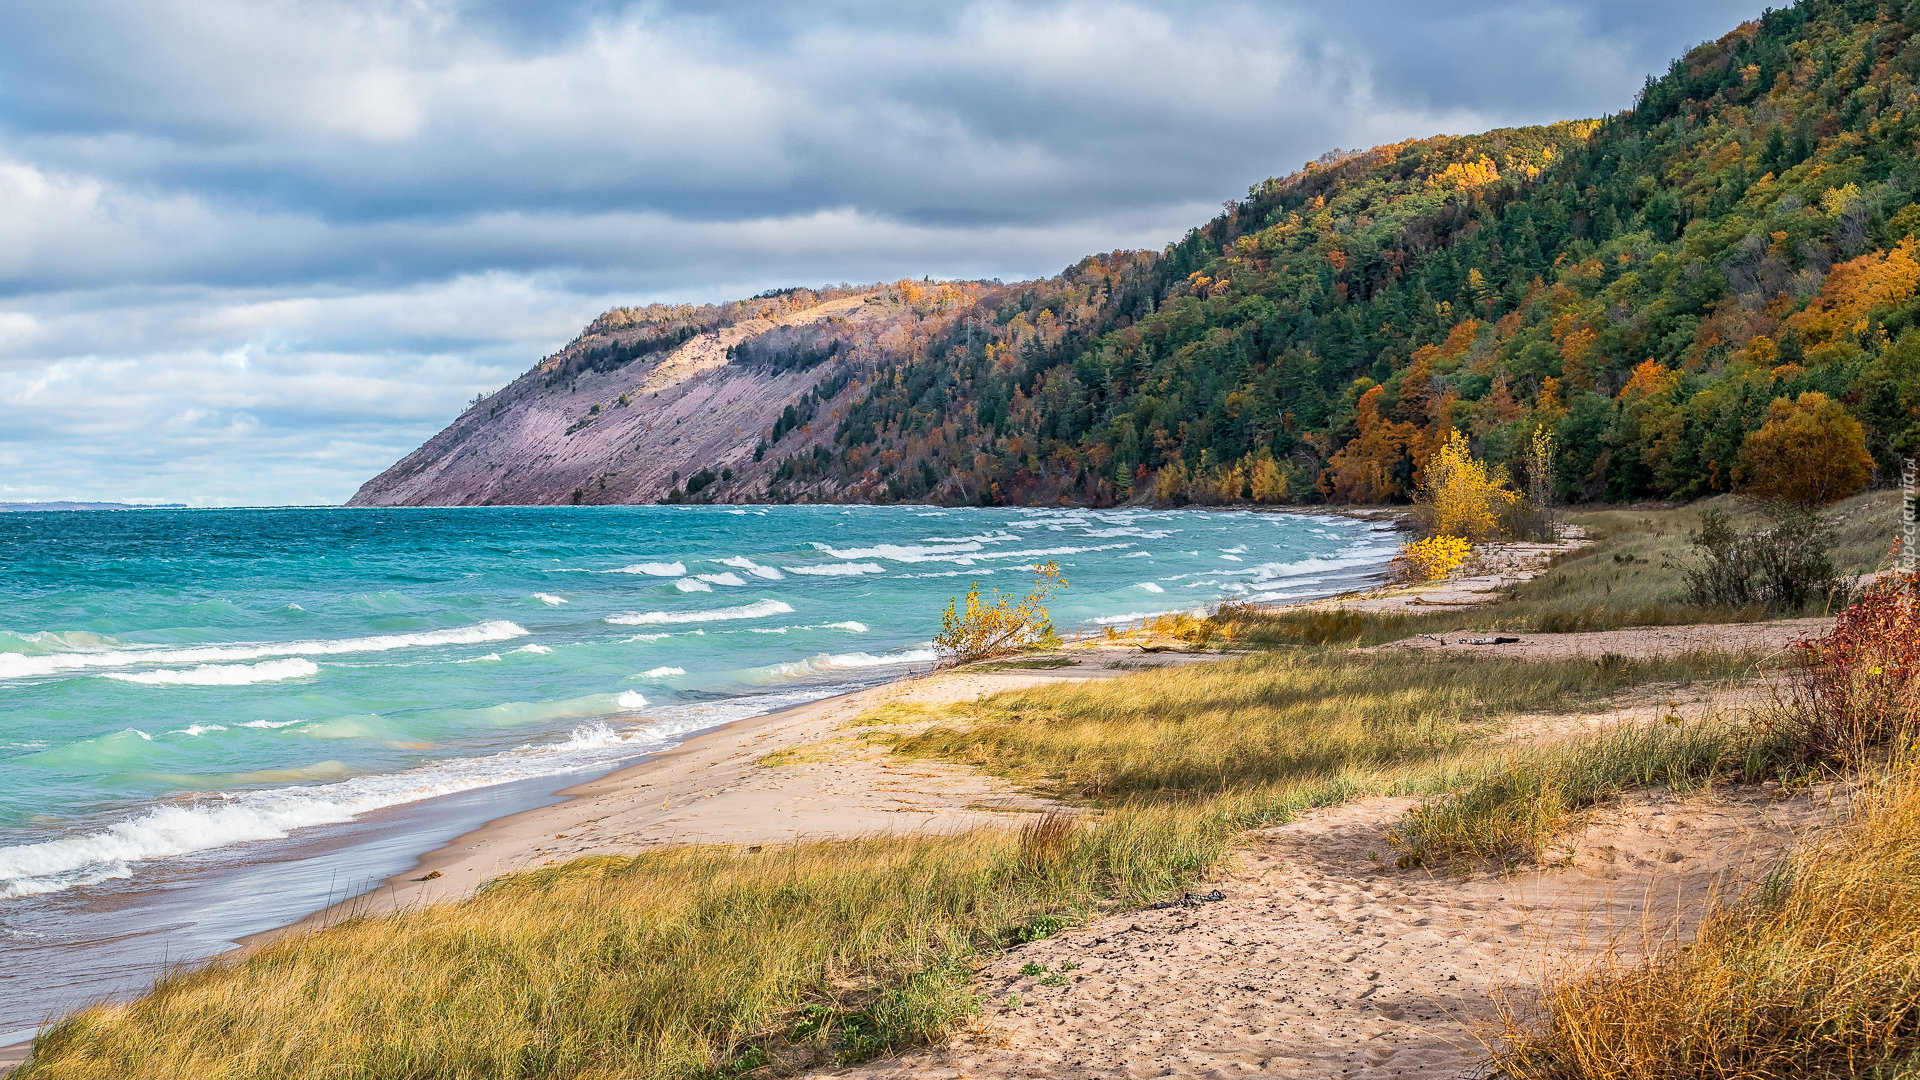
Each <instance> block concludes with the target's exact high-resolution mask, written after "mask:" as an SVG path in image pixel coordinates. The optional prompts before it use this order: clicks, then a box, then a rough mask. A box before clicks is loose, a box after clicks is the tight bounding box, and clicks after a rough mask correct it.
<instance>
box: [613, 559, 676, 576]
mask: <svg viewBox="0 0 1920 1080" xmlns="http://www.w3.org/2000/svg"><path fill="white" fill-rule="evenodd" d="M600 572H601V573H603V574H646V575H648V576H649V577H679V576H681V575H682V574H685V573H686V572H687V564H686V563H680V562H637V563H634V564H633V565H632V566H623V567H621V568H620V569H618V570H602V571H600Z"/></svg>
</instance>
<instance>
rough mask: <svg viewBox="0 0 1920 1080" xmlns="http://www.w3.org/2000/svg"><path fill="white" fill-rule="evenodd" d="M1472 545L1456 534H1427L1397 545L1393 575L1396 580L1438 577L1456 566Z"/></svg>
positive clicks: (1448, 572)
mask: <svg viewBox="0 0 1920 1080" xmlns="http://www.w3.org/2000/svg"><path fill="white" fill-rule="evenodd" d="M1472 552H1473V545H1472V544H1469V543H1467V542H1466V541H1465V540H1462V539H1460V538H1459V537H1457V536H1429V537H1427V538H1426V539H1424V540H1410V541H1408V542H1406V543H1404V544H1401V545H1400V553H1399V554H1398V555H1395V556H1394V558H1393V576H1394V577H1395V579H1397V580H1399V581H1414V582H1418V581H1438V580H1440V579H1441V578H1443V577H1446V576H1447V575H1448V574H1451V573H1453V572H1454V571H1455V570H1457V569H1459V568H1460V566H1461V564H1463V563H1465V562H1466V561H1467V556H1468V555H1470V554H1472Z"/></svg>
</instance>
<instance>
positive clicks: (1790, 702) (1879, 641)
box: [1772, 574, 1920, 764]
mask: <svg viewBox="0 0 1920 1080" xmlns="http://www.w3.org/2000/svg"><path fill="white" fill-rule="evenodd" d="M1795 648H1796V651H1797V652H1798V654H1799V657H1800V659H1801V661H1802V662H1801V664H1800V666H1799V667H1798V668H1797V669H1796V670H1795V671H1794V673H1793V677H1792V679H1791V681H1790V682H1789V684H1788V690H1787V694H1786V699H1785V701H1784V702H1783V705H1784V708H1783V709H1781V710H1779V711H1778V712H1777V713H1776V714H1775V715H1774V717H1773V718H1772V723H1773V724H1774V725H1776V726H1780V727H1784V728H1786V729H1787V731H1788V733H1789V734H1790V735H1791V737H1792V738H1793V740H1794V742H1795V743H1797V744H1798V745H1799V746H1801V747H1802V751H1803V754H1804V756H1805V757H1806V758H1807V759H1808V760H1810V761H1812V762H1818V763H1836V764H1846V763H1856V762H1858V761H1860V760H1861V759H1862V758H1864V757H1865V756H1866V755H1868V754H1870V753H1872V752H1874V751H1877V750H1882V749H1885V748H1887V747H1894V746H1901V745H1904V744H1906V743H1908V742H1910V741H1911V740H1912V738H1913V736H1914V734H1915V733H1916V732H1920V577H1916V576H1915V575H1913V574H1896V575H1894V576H1893V577H1890V578H1885V579H1883V580H1881V581H1879V582H1876V583H1875V584H1874V585H1872V586H1871V587H1869V588H1868V589H1867V590H1866V592H1865V593H1864V594H1863V595H1862V596H1861V597H1860V599H1859V600H1858V601H1856V602H1855V603H1854V604H1853V605H1851V606H1850V607H1848V608H1847V609H1846V610H1845V611H1842V612H1841V613H1840V614H1839V616H1838V617H1837V618H1836V619H1834V624H1833V629H1832V630H1831V631H1829V632H1828V633H1827V634H1825V635H1824V636H1822V637H1817V638H1809V639H1806V640H1803V641H1799V642H1796V643H1795Z"/></svg>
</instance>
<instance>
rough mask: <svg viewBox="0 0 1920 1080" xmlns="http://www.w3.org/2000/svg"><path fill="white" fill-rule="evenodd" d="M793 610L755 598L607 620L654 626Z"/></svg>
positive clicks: (777, 602) (756, 617) (638, 612)
mask: <svg viewBox="0 0 1920 1080" xmlns="http://www.w3.org/2000/svg"><path fill="white" fill-rule="evenodd" d="M792 611H793V605H792V604H788V603H784V602H782V601H779V600H755V601H754V602H753V603H751V604H742V605H741V606H739V607H730V608H715V609H714V610H712V611H636V612H633V613H631V614H627V615H609V616H607V618H606V621H607V622H610V623H613V624H614V625H615V626H654V625H658V624H660V623H702V622H725V621H726V620H728V619H764V618H766V617H767V616H769V615H786V614H789V613H791V612H792Z"/></svg>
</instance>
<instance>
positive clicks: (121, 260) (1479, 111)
mask: <svg viewBox="0 0 1920 1080" xmlns="http://www.w3.org/2000/svg"><path fill="white" fill-rule="evenodd" d="M1760 6H1762V5H1761V3H1760V2H1759V0H1511V2H1510V0H1453V2H1449V0H1345V2H1342V3H1329V2H1327V0H1274V2H1270V3H1264V4H1236V3H1232V2H1210V3H1204V4H1202V3H1184V2H1180V0H1094V2H1087V3H1079V2H1048V0H1032V2H1023V0H986V2H972V0H959V2H945V3H939V4H934V3H912V2H908V3H901V2H897V0H896V2H891V3H868V2H863V0H814V2H810V3H805V4H793V3H772V2H768V3H759V2H752V0H707V2H704V3H685V4H681V3H674V2H656V3H633V4H627V3H621V2H618V0H579V2H567V0H301V2H286V0H61V2H60V3H29V2H17V3H0V501H7V500H16V501H17V500H34V499H69V498H75V499H101V500H133V501H144V500H163V501H172V502H185V503H189V504H192V505H267V504H286V503H331V502H340V501H342V500H344V499H345V498H346V497H347V496H348V495H350V494H352V492H353V490H354V488H355V487H357V486H358V485H359V483H360V482H361V481H363V480H365V479H366V478H367V477H369V476H372V475H373V474H375V473H377V472H378V471H380V470H381V469H382V468H385V467H386V466H387V465H388V464H390V463H392V462H393V461H394V460H395V459H397V458H398V457H399V456H400V455H402V454H404V453H406V452H407V451H408V450H410V449H412V448H413V447H414V446H416V445H417V444H418V443H420V442H421V441H422V440H424V439H425V438H426V437H428V436H429V435H431V434H432V433H433V432H434V431H436V430H438V429H439V428H440V427H441V426H442V425H443V424H445V423H446V422H447V421H448V420H449V419H451V418H452V417H453V416H454V415H455V414H457V412H458V411H459V409H460V408H461V406H462V404H463V403H464V402H465V401H466V400H467V399H468V398H470V397H472V395H473V394H475V393H476V392H480V391H486V390H491V389H494V388H495V387H498V386H500V385H502V384H503V383H505V382H507V381H508V380H509V379H511V378H512V377H513V376H514V375H516V374H517V373H518V372H519V371H521V370H523V369H524V368H526V367H527V366H528V365H529V364H530V363H531V362H532V361H534V360H535V359H537V358H538V357H539V356H541V355H543V354H545V353H547V352H550V351H551V350H552V349H554V348H555V347H557V346H558V345H560V344H562V343H564V342H565V341H566V340H568V339H569V338H571V337H572V336H573V334H574V333H575V332H576V331H577V330H578V329H579V327H580V326H581V325H582V324H583V323H585V322H586V321H587V320H589V319H590V318H592V317H593V316H594V315H595V314H597V313H598V312H600V311H602V310H604V309H605V308H607V307H610V306H612V305H615V304H631V303H644V302H648V301H653V300H674V301H681V300H684V301H708V300H725V299H731V298H735V297H739V296H743V295H747V294H751V293H754V292H758V291H760V290H762V289H765V288H769V287H773V286H779V285H788V284H819V283H824V282H838V281H871V280H880V279H886V278H895V277H900V276H903V275H910V276H913V277H920V276H922V275H927V274H930V275H933V276H934V277H1000V278H1004V279H1007V280H1013V279H1016V278H1022V277H1032V276H1038V275H1045V274H1050V273H1054V272H1056V271H1058V270H1059V269H1060V268H1062V267H1063V266H1065V265H1067V264H1068V263H1070V262H1072V261H1073V260H1074V259H1076V258H1077V257H1079V256H1080V255H1083V254H1086V253H1088V252H1092V251H1104V250H1111V249H1114V248H1122V247H1158V246H1160V245H1161V244H1163V243H1165V242H1166V241H1168V240H1170V239H1174V238H1176V237H1177V236H1178V235H1179V234H1180V233H1181V232H1182V231H1183V230H1184V229H1185V228H1187V227H1188V226H1191V225H1193V224H1197V223H1198V222H1200V221H1202V220H1205V219H1206V218H1207V217H1208V216H1210V215H1211V214H1212V213H1213V212H1214V211H1215V209H1216V208H1217V207H1218V206H1219V204H1220V203H1221V201H1222V200H1225V199H1228V198H1232V197H1234V196H1236V195H1239V194H1243V193H1244V192H1245V191H1246V189H1247V187H1248V186H1249V185H1251V184H1254V183H1256V182H1258V181H1259V180H1260V179H1262V178H1264V177H1267V176H1270V175H1282V174H1285V173H1287V172H1291V171H1292V170H1294V169H1295V168H1297V167H1298V166H1299V164H1300V163H1301V162H1302V161H1305V160H1307V159H1309V158H1312V157H1315V156H1317V155H1319V154H1320V153H1321V152H1322V151H1325V150H1327V149H1329V148H1332V147H1361V146H1368V145H1373V144H1376V143H1380V142H1385V141H1389V140H1393V139H1398V138H1404V137H1408V136H1415V135H1429V134H1436V133H1440V132H1466V131H1476V130H1481V129H1484V128H1488V127H1494V126H1500V125H1506V124H1519V123H1534V122H1540V121H1548V120H1555V119H1564V118H1569V117H1576V116H1591V115H1598V114H1602V113H1605V112H1610V111H1614V110H1617V109H1619V108H1621V107H1624V106H1626V105H1627V104H1629V103H1630V102H1631V100H1632V96H1633V94H1634V92H1635V91H1636V90H1637V89H1638V88H1639V86H1640V84H1641V82H1642V80H1643V79H1644V78H1645V76H1646V74H1647V73H1648V72H1650V71H1656V70H1664V69H1665V66H1666V64H1667V62H1668V61H1669V60H1670V59H1671V58H1672V57H1674V56H1676V55H1678V54H1679V53H1680V52H1682V51H1684V50H1685V49H1686V48H1687V47H1688V46H1690V45H1692V44H1694V43H1696V42H1699V41H1702V40H1705V39H1707V38H1711V37H1716V36H1718V35H1719V34H1721V33H1723V32H1725V31H1726V30H1728V29H1730V28H1732V27H1733V26H1734V25H1736V24H1737V23H1738V22H1739V21H1740V20H1741V19H1742V18H1746V17H1749V16H1751V15H1752V14H1754V13H1755V12H1756V11H1757V9H1758V8H1759V7H1760Z"/></svg>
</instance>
